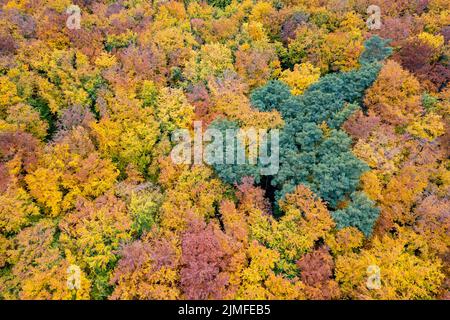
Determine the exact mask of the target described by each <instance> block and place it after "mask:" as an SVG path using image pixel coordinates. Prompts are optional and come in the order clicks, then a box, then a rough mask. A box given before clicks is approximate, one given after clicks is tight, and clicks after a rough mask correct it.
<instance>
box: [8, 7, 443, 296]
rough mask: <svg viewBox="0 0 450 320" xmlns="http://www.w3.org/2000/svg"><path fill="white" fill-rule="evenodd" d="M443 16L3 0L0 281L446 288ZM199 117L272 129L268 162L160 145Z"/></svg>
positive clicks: (29, 287) (39, 290)
mask: <svg viewBox="0 0 450 320" xmlns="http://www.w3.org/2000/svg"><path fill="white" fill-rule="evenodd" d="M72 4H73V5H77V6H78V7H79V8H80V9H81V16H80V18H81V20H80V23H81V24H80V28H79V29H77V28H75V29H74V28H69V26H68V23H67V21H68V19H69V18H71V16H70V15H71V13H70V12H69V13H68V12H66V10H67V8H68V7H69V6H70V5H72ZM369 4H375V5H378V6H380V8H381V10H382V27H381V29H379V30H370V29H369V28H368V27H367V25H366V19H367V12H366V10H367V7H368V5H369ZM449 25H450V9H449V7H448V2H447V1H445V0H422V1H407V0H396V1H394V0H371V1H367V0H348V1H345V0H273V1H272V0H208V1H200V0H187V1H158V0H154V1H150V0H130V1H128V0H119V1H109V0H100V1H88V0H51V1H50V0H0V299H441V298H450V294H449V290H450V278H449V275H450V252H449V247H450V234H449V229H450V200H449V194H450V192H449V191H450V189H449V188H450V173H449V167H450V162H449V150H450V130H449V128H450V126H449V117H450V89H449V88H448V82H449V79H450V66H449V63H450V62H449V57H450V52H449V48H450V46H449V42H448V41H449V38H450V33H449V27H448V26H449ZM195 121H202V123H203V129H206V128H214V129H218V130H219V131H220V132H224V133H225V132H226V130H230V129H234V130H237V129H239V128H244V129H245V128H260V129H278V130H279V132H280V146H279V157H280V158H279V160H280V164H279V170H278V172H277V173H274V174H271V175H268V176H267V175H262V174H261V170H260V169H261V167H262V166H263V164H262V163H259V162H257V163H256V164H250V163H247V164H245V165H238V164H234V165H229V164H217V163H215V164H212V165H207V164H175V163H174V162H173V161H172V159H171V157H170V152H171V150H172V148H173V147H174V145H175V143H174V141H173V139H171V137H172V134H173V133H174V131H175V130H176V129H187V130H189V132H194V122H195ZM235 132H236V131H235ZM373 266H376V267H377V268H379V270H380V286H379V287H378V288H375V289H374V288H370V286H368V285H367V281H368V279H369V278H370V273H369V271H368V270H370V269H371V267H373ZM74 273H76V276H77V278H73V277H72V275H73V274H74ZM74 279H75V280H74ZM72 280H73V281H74V282H73V283H72V282H70V281H72Z"/></svg>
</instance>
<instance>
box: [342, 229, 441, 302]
mask: <svg viewBox="0 0 450 320" xmlns="http://www.w3.org/2000/svg"><path fill="white" fill-rule="evenodd" d="M398 232H399V235H398V236H394V237H392V236H390V235H389V234H385V235H384V236H383V237H381V238H378V237H377V238H375V239H373V241H372V246H371V248H370V249H369V248H368V249H363V250H361V252H360V253H349V254H347V255H342V256H339V257H338V258H337V260H336V271H335V274H336V281H338V282H339V283H341V290H342V293H343V294H344V296H347V297H349V298H354V299H405V300H408V299H427V298H428V299H429V298H431V297H433V296H434V295H435V294H436V293H437V292H438V290H439V286H440V284H441V282H442V280H443V279H444V275H443V274H442V272H441V270H440V269H441V265H442V264H441V261H440V260H439V259H437V258H436V257H434V256H432V255H431V256H429V255H427V245H426V244H425V243H424V242H423V239H421V237H420V236H418V235H416V234H414V233H413V232H411V231H406V230H403V229H402V230H398ZM369 266H376V267H377V268H379V270H380V277H381V284H380V287H379V289H377V290H370V289H369V288H368V287H367V282H368V281H370V280H368V278H369V277H370V276H371V275H372V274H371V273H370V272H369V271H370V270H371V269H370V270H369V269H368V268H369ZM374 269H375V268H374ZM368 270H369V271H368ZM375 270H376V269H375Z"/></svg>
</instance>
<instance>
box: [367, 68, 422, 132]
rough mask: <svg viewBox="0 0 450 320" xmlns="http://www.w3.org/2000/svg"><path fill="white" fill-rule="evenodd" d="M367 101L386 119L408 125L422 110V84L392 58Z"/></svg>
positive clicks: (370, 108) (372, 88)
mask: <svg viewBox="0 0 450 320" xmlns="http://www.w3.org/2000/svg"><path fill="white" fill-rule="evenodd" d="M364 103H365V104H366V105H367V107H368V109H369V110H373V111H374V112H375V113H376V114H377V115H379V116H380V118H381V120H382V121H383V122H386V123H389V124H393V125H404V124H407V123H409V122H410V121H411V120H412V119H414V117H416V116H418V115H419V114H420V113H421V112H422V107H421V105H420V84H419V82H418V81H417V80H416V79H415V78H414V76H412V75H411V74H410V73H409V72H407V71H404V70H403V69H402V67H401V66H400V65H399V64H398V63H396V62H394V61H392V60H389V61H388V62H387V63H386V65H385V66H384V67H383V68H382V69H381V71H380V75H379V76H378V79H377V80H376V81H375V83H374V84H373V86H372V87H371V88H370V89H369V90H368V91H367V93H366V95H365V98H364Z"/></svg>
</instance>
